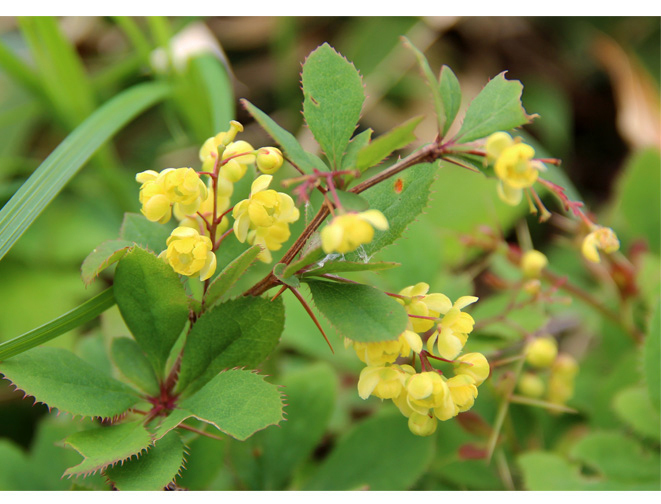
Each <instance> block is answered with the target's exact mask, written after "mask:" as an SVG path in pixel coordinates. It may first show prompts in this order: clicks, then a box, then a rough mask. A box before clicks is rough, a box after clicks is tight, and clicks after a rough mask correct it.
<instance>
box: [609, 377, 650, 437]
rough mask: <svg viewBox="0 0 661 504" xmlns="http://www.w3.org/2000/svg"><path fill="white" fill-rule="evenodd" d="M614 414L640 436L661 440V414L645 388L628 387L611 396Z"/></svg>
mask: <svg viewBox="0 0 661 504" xmlns="http://www.w3.org/2000/svg"><path fill="white" fill-rule="evenodd" d="M613 409H614V410H615V414H616V415H617V416H618V417H619V418H620V419H621V420H622V421H623V422H625V423H626V424H627V425H628V426H629V427H631V429H633V431H634V432H636V433H637V434H639V435H640V436H643V437H646V438H649V439H653V440H655V441H656V442H657V443H658V442H659V441H661V415H659V410H658V409H656V408H655V407H654V406H653V405H652V402H651V401H650V398H649V395H648V394H647V389H646V388H644V387H630V388H626V389H624V390H620V391H619V392H618V393H617V394H616V395H615V397H613Z"/></svg>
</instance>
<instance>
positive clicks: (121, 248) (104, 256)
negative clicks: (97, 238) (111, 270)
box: [80, 240, 133, 285]
mask: <svg viewBox="0 0 661 504" xmlns="http://www.w3.org/2000/svg"><path fill="white" fill-rule="evenodd" d="M132 246H133V243H131V242H129V241H126V240H108V241H106V242H103V243H102V244H101V245H99V246H98V247H96V248H95V249H94V250H92V252H90V254H89V255H88V256H87V257H86V258H85V260H84V261H83V264H82V266H81V267H80V276H81V277H82V279H83V282H84V283H85V285H89V284H91V283H92V282H93V281H94V279H96V277H97V276H99V274H100V273H101V272H102V271H103V270H104V269H106V268H107V267H108V266H110V265H111V264H114V263H116V262H117V261H119V260H120V259H121V258H122V257H123V256H124V254H125V253H126V251H127V250H128V249H129V248H131V247H132Z"/></svg>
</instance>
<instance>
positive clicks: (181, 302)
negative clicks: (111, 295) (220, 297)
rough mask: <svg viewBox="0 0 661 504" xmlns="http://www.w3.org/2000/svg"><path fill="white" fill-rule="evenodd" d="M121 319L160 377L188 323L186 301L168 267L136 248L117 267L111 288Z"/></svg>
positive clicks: (151, 255)
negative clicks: (171, 351)
mask: <svg viewBox="0 0 661 504" xmlns="http://www.w3.org/2000/svg"><path fill="white" fill-rule="evenodd" d="M113 289H114V292H115V300H116V301H117V306H118V307H119V311H120V312H121V314H122V318H123V319H124V322H126V325H127V326H128V328H129V329H130V330H131V333H132V334H133V337H134V338H135V340H136V342H137V343H138V345H140V348H142V350H143V351H144V352H145V354H146V355H147V357H148V358H149V360H150V361H151V362H152V364H153V365H154V368H155V370H156V373H157V375H159V376H160V375H162V373H163V368H164V366H165V361H166V360H167V358H168V356H169V354H170V350H171V349H172V346H173V345H174V343H175V341H177V338H178V337H179V335H180V334H181V331H182V329H183V328H184V326H185V325H186V322H187V321H188V298H187V297H186V292H185V291H184V287H183V285H182V284H181V281H180V280H179V275H177V274H176V273H175V272H174V270H173V269H172V268H171V267H170V265H168V264H166V263H165V262H164V261H162V260H160V259H158V258H157V257H156V256H155V255H153V254H150V253H149V252H147V251H146V250H143V249H141V248H139V247H136V248H134V249H133V250H132V251H131V252H128V253H127V254H126V255H125V256H124V257H122V259H121V260H120V261H119V264H118V265H117V270H116V271H115V283H114V286H113Z"/></svg>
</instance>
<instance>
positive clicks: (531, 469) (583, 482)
mask: <svg viewBox="0 0 661 504" xmlns="http://www.w3.org/2000/svg"><path fill="white" fill-rule="evenodd" d="M518 465H519V467H520V468H521V472H522V474H523V485H524V488H525V489H526V490H534V491H549V490H562V491H576V490H601V488H600V484H599V482H597V481H590V480H587V479H584V478H583V477H582V476H581V475H580V469H579V467H578V466H577V465H575V464H570V463H569V462H568V461H567V460H565V459H563V458H562V457H561V456H559V455H556V454H555V453H548V452H541V451H534V452H528V453H524V454H523V455H521V456H519V458H518Z"/></svg>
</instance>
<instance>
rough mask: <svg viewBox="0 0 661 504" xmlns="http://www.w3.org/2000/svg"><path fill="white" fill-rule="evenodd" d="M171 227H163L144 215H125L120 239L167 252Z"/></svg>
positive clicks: (153, 250)
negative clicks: (166, 243) (167, 241)
mask: <svg viewBox="0 0 661 504" xmlns="http://www.w3.org/2000/svg"><path fill="white" fill-rule="evenodd" d="M171 232H172V229H171V227H170V226H163V225H162V224H159V223H158V222H151V221H150V220H148V219H147V218H146V217H145V216H144V215H141V214H134V213H128V212H127V213H125V214H124V220H123V221H122V227H121V228H120V230H119V237H120V238H121V239H122V240H125V241H129V242H133V243H135V244H136V245H140V246H141V247H142V248H145V249H147V250H151V251H152V252H156V253H157V254H158V253H159V252H161V251H162V250H165V248H166V245H165V241H166V240H167V239H168V237H169V236H170V233H171Z"/></svg>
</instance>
